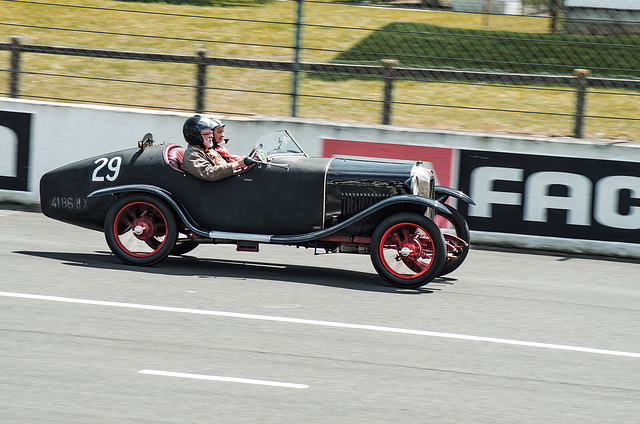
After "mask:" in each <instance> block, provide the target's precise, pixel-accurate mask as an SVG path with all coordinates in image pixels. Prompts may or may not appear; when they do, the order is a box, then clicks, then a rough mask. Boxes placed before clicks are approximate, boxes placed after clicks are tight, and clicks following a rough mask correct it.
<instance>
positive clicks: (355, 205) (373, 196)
mask: <svg viewBox="0 0 640 424" xmlns="http://www.w3.org/2000/svg"><path fill="white" fill-rule="evenodd" d="M390 196H391V195H390V194H377V193H342V210H341V214H342V219H348V218H351V217H352V216H353V215H355V214H357V213H358V212H361V211H363V210H365V209H367V208H368V207H369V206H373V205H375V204H376V203H378V202H379V201H381V200H384V199H386V198H388V197H390Z"/></svg>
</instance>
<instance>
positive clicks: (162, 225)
mask: <svg viewBox="0 0 640 424" xmlns="http://www.w3.org/2000/svg"><path fill="white" fill-rule="evenodd" d="M177 235H178V230H177V226H176V221H175V218H174V217H173V213H172V212H171V209H169V207H168V206H166V205H165V204H164V202H162V201H160V200H159V199H157V198H155V197H153V196H148V195H142V194H140V195H131V196H127V197H124V198H122V199H120V200H119V201H117V202H116V203H115V204H114V205H113V206H112V207H111V209H110V210H109V212H108V213H107V217H106V218H105V238H106V240H107V244H108V245H109V248H110V249H111V251H112V252H113V254H114V255H116V256H117V257H118V258H119V259H120V260H121V261H123V262H125V263H128V264H131V265H142V266H147V265H153V264H155V263H158V262H160V261H161V260H163V259H164V258H166V257H167V256H168V255H169V253H170V252H171V251H172V249H173V248H174V246H175V244H176V238H177Z"/></svg>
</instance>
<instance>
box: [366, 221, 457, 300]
mask: <svg viewBox="0 0 640 424" xmlns="http://www.w3.org/2000/svg"><path fill="white" fill-rule="evenodd" d="M370 255H371V262H372V263H373V267H374V268H375V269H376V271H377V273H378V275H380V276H381V277H382V278H384V279H385V280H386V281H387V282H389V283H390V284H391V285H393V286H396V287H401V288H407V289H415V288H418V287H421V286H424V285H425V284H427V283H429V282H430V281H431V280H433V279H434V278H436V277H437V276H438V275H440V271H441V270H442V266H443V265H444V262H445V260H446V257H447V252H446V248H445V243H444V238H443V237H442V233H441V232H440V229H439V228H438V226H437V225H436V224H435V223H434V222H433V221H431V220H430V219H428V218H426V217H425V216H424V215H420V214H417V213H408V212H403V213H398V214H395V215H391V216H390V217H388V218H387V219H385V220H384V221H382V222H381V223H380V225H378V227H377V228H376V230H375V231H374V233H373V237H372V238H371V253H370Z"/></svg>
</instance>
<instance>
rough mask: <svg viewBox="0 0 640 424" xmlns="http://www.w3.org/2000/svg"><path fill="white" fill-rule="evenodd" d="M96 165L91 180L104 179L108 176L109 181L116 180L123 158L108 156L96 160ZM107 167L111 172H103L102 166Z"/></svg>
mask: <svg viewBox="0 0 640 424" xmlns="http://www.w3.org/2000/svg"><path fill="white" fill-rule="evenodd" d="M94 163H95V164H96V165H98V166H96V169H94V170H93V174H92V175H91V181H104V178H105V177H107V180H109V181H115V180H116V178H118V174H120V165H121V164H122V158H121V157H120V156H115V157H112V158H111V160H109V159H107V158H100V159H96V161H95V162H94ZM105 166H106V167H107V169H108V170H109V172H107V173H106V174H105V175H99V174H102V173H103V172H104V171H102V168H104V167H105Z"/></svg>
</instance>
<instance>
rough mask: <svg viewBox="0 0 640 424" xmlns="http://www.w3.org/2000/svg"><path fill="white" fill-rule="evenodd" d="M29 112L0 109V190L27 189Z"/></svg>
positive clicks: (29, 138) (29, 137)
mask: <svg viewBox="0 0 640 424" xmlns="http://www.w3.org/2000/svg"><path fill="white" fill-rule="evenodd" d="M30 142H31V114H30V113H21V112H9V111H0V190H15V191H28V187H27V186H28V175H29V145H30Z"/></svg>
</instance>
